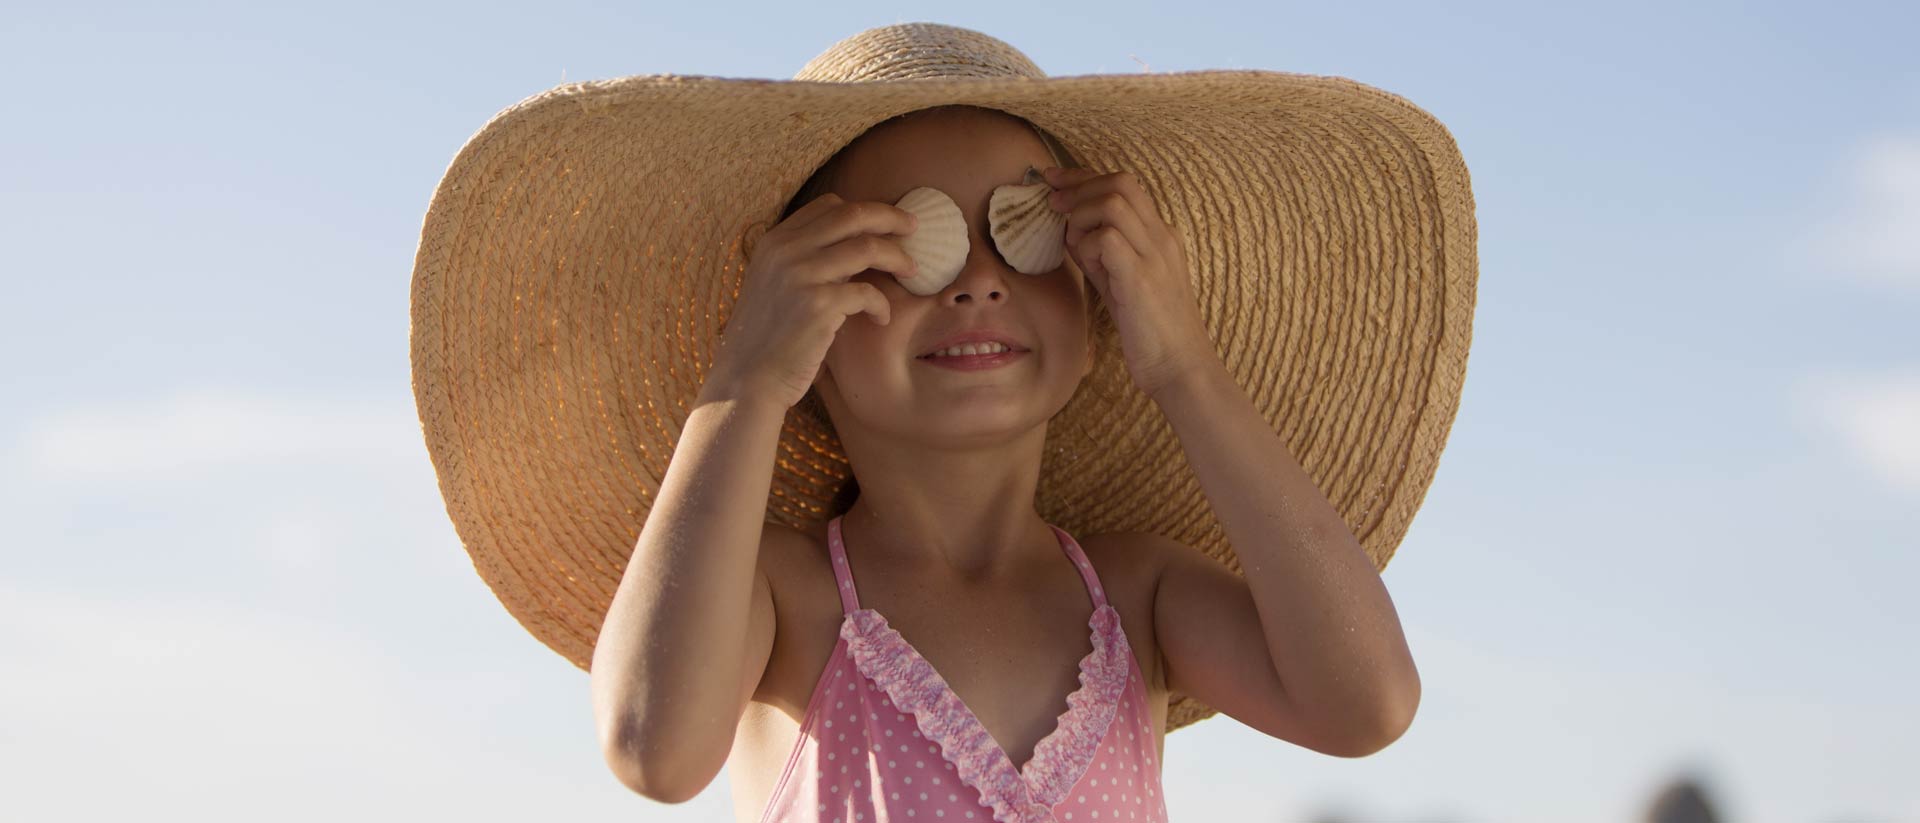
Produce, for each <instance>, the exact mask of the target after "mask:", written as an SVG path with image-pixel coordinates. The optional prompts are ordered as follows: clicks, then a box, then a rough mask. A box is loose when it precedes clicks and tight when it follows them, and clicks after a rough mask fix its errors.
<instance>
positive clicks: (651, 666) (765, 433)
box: [591, 393, 785, 768]
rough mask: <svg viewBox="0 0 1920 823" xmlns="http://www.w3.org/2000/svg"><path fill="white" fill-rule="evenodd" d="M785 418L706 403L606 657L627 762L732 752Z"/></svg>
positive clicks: (609, 700) (602, 712) (605, 703)
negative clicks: (726, 746) (729, 748)
mask: <svg viewBox="0 0 1920 823" xmlns="http://www.w3.org/2000/svg"><path fill="white" fill-rule="evenodd" d="M784 416H785V410H784V409H781V408H777V407H776V406H774V405H768V404H762V403H759V402H757V401H753V400H751V399H749V398H745V397H738V396H733V397H726V398H718V399H715V398H710V397H709V396H708V395H706V394H704V393H703V394H702V396H701V397H700V398H699V399H697V400H696V401H695V405H694V408H693V410H692V412H691V413H690V414H689V415H688V417H687V421H686V424H685V428H684V430H683V431H682V432H681V435H680V439H679V441H678V442H677V443H676V445H675V448H674V453H673V457H672V460H671V462H670V463H669V465H668V469H667V471H666V474H665V476H664V477H663V478H662V479H661V482H660V490H659V493H658V494H657V496H656V497H655V499H654V501H653V506H652V508H651V509H650V510H649V511H648V513H647V519H646V523H645V524H644V525H643V526H642V527H641V531H640V536H639V539H638V541H637V543H636V545H635V547H634V550H633V554H632V556H631V557H630V558H629V560H628V563H627V568H626V571H625V573H624V574H623V575H622V577H621V580H620V585H619V587H618V589H617V590H616V592H615V594H614V597H613V602H612V603H611V604H610V606H609V609H608V612H607V616H606V620H605V621H604V623H603V625H602V627H601V629H600V637H599V640H598V641H597V643H596V644H595V646H594V651H593V663H592V669H591V673H592V674H591V680H592V690H593V699H594V712H595V716H596V722H597V724H598V727H599V729H600V735H601V739H602V744H603V745H605V746H611V747H614V749H615V751H614V753H613V755H611V756H615V757H619V758H620V760H621V762H624V763H629V764H632V765H634V766H635V767H640V768H645V767H646V764H657V763H665V762H674V763H680V762H686V761H690V760H701V759H705V757H704V756H707V755H713V756H719V755H723V754H724V750H720V751H717V752H714V751H701V749H703V748H706V747H709V746H719V745H721V744H722V743H725V742H728V741H731V739H732V736H733V725H734V723H735V722H736V721H737V719H738V708H739V706H738V702H739V694H740V683H741V682H742V674H741V672H739V671H738V669H739V666H740V665H742V660H743V658H744V656H745V655H744V652H745V646H744V643H745V642H746V640H745V639H746V638H747V636H748V619H749V607H750V603H751V601H750V598H751V596H752V593H753V575H754V571H755V567H756V565H757V563H758V558H759V546H760V540H761V529H763V528H764V521H765V518H766V500H767V493H768V489H769V487H770V485H771V483H772V476H773V466H774V452H775V448H776V444H777V442H778V439H779V435H780V427H781V423H782V420H783V419H784Z"/></svg>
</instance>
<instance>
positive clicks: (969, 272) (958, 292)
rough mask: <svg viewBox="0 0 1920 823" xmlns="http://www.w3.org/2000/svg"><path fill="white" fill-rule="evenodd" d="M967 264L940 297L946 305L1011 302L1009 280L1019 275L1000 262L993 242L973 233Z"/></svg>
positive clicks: (971, 233) (968, 245) (942, 291)
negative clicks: (1008, 292) (1012, 275)
mask: <svg viewBox="0 0 1920 823" xmlns="http://www.w3.org/2000/svg"><path fill="white" fill-rule="evenodd" d="M968 234H969V235H970V237H969V240H970V242H969V243H968V244H967V261H966V264H965V265H963V266H961V268H960V274H958V275H956V276H955V277H954V278H953V282H952V283H948V284H947V287H946V288H944V289H941V290H940V293H939V294H938V295H936V297H938V298H939V299H940V300H941V301H942V302H944V303H964V302H978V301H986V302H991V303H998V302H1002V301H1005V300H1006V299H1007V279H1008V276H1009V275H1010V274H1017V273H1018V272H1015V271H1014V269H1013V267H1012V266H1009V265H1007V263H1006V261H1004V260H1002V259H1000V253H999V252H998V251H997V250H995V249H994V247H993V240H992V239H991V238H987V237H982V236H980V234H979V233H978V232H977V231H969V232H968Z"/></svg>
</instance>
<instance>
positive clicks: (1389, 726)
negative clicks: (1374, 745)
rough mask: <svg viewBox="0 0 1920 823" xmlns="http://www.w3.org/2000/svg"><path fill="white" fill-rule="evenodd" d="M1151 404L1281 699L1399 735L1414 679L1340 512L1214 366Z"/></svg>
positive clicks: (1396, 623) (1380, 593)
mask: <svg viewBox="0 0 1920 823" xmlns="http://www.w3.org/2000/svg"><path fill="white" fill-rule="evenodd" d="M1154 402H1155V403H1156V404H1158V406H1159V407H1160V410H1161V412H1162V413H1163V414H1165V415H1166V417H1167V419H1168V420H1169V421H1170V423H1171V424H1172V427H1173V429H1174V431H1175V433H1177V434H1178V436H1179V438H1180V444H1181V447H1182V448H1183V449H1184V451H1185V453H1186V456H1187V462H1188V464H1189V465H1190V466H1192V468H1193V472H1194V474H1195V476H1196V477H1197V478H1198V479H1199V481H1200V485H1201V487H1202V489H1203V490H1204V491H1205V493H1206V497H1207V501H1208V503H1209V504H1211V505H1212V508H1213V512H1214V515H1215V517H1216V518H1217V519H1218V520H1219V522H1220V526H1221V529H1222V530H1223V531H1224V532H1225V533H1226V536H1227V541H1228V544H1229V545H1231V546H1232V547H1233V550H1234V553H1235V554H1236V555H1237V556H1238V558H1239V560H1240V565H1241V569H1242V571H1243V572H1244V574H1245V578H1246V582H1247V585H1248V587H1249V588H1250V589H1251V590H1252V593H1253V599H1254V603H1255V606H1256V607H1257V609H1258V611H1259V613H1260V623H1261V626H1262V628H1263V629H1264V632H1265V634H1266V640H1267V650H1268V653H1269V655H1270V656H1271V658H1272V661H1273V665H1274V669H1275V671H1276V672H1277V674H1278V675H1279V677H1280V682H1281V683H1282V684H1283V685H1284V687H1285V689H1286V693H1287V699H1288V700H1289V701H1291V702H1293V703H1295V704H1296V705H1300V706H1303V707H1309V708H1310V709H1311V711H1310V712H1308V713H1307V714H1308V716H1315V717H1324V718H1327V719H1328V720H1329V722H1340V723H1370V724H1377V725H1379V726H1381V727H1382V731H1383V733H1387V734H1397V733H1398V728H1394V727H1396V726H1397V725H1400V724H1404V723H1405V722H1406V721H1407V720H1409V719H1410V718H1411V716H1412V712H1413V707H1414V705H1415V704H1416V703H1417V702H1418V699H1419V689H1420V684H1419V675H1418V673H1417V672H1416V671H1415V669H1414V665H1413V659H1412V655H1411V653H1410V652H1409V651H1408V649H1407V644H1406V638H1405V636H1404V634H1403V633H1402V631H1401V627H1400V620H1399V616H1398V614H1397V613H1396V612H1395V610H1394V607H1393V601H1392V599H1391V598H1390V597H1389V596H1388V594H1387V588H1386V585H1385V583H1384V582H1382V580H1381V579H1380V574H1379V572H1378V571H1377V570H1376V569H1375V568H1374V564H1373V561H1372V559H1371V558H1369V557H1368V556H1367V553H1366V550H1365V549H1364V548H1363V547H1361V545H1360V543H1359V541H1358V540H1356V539H1355V538H1354V536H1353V533H1352V531H1351V530H1350V529H1349V528H1348V527H1347V524H1346V521H1345V520H1344V519H1343V518H1342V517H1341V515H1340V512H1339V510H1338V509H1335V508H1334V506H1333V504H1332V503H1330V502H1329V501H1328V500H1327V498H1326V496H1325V495H1324V494H1323V493H1322V492H1321V491H1320V489H1319V487H1318V486H1317V485H1316V484H1315V483H1314V481H1313V478H1312V477H1311V476H1310V475H1308V474H1307V472H1306V471H1305V470H1304V469H1303V468H1301V466H1300V464H1299V462H1298V461H1297V460H1296V459H1295V458H1294V456H1293V454H1292V453H1291V452H1289V451H1288V449H1287V448H1286V444H1285V443H1284V442H1283V441H1282V440H1281V438H1280V436H1279V434H1278V433H1276V432H1275V431H1274V430H1273V427H1272V425H1271V424H1270V423H1269V422H1268V421H1267V420H1266V419H1265V418H1264V417H1262V416H1261V414H1260V412H1259V410H1258V409H1256V408H1254V406H1253V403H1252V401H1251V400H1249V399H1248V397H1247V395H1246V393H1245V392H1244V391H1243V390H1241V388H1240V387H1239V386H1238V385H1237V384H1236V383H1235V382H1234V380H1233V377H1232V375H1231V374H1229V373H1228V372H1227V370H1226V368H1225V366H1224V365H1222V364H1221V363H1219V361H1217V360H1214V361H1209V362H1208V363H1207V364H1206V365H1204V366H1202V367H1199V368H1196V369H1194V370H1192V371H1191V372H1187V373H1185V376H1184V377H1183V378H1182V379H1180V380H1178V381H1175V382H1174V383H1171V384H1169V385H1168V386H1167V387H1165V388H1163V389H1161V390H1160V391H1159V392H1158V393H1157V394H1156V395H1155V396H1154Z"/></svg>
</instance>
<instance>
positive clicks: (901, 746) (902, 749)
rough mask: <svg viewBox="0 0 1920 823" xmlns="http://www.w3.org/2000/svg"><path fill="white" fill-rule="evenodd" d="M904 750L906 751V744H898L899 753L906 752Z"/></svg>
mask: <svg viewBox="0 0 1920 823" xmlns="http://www.w3.org/2000/svg"><path fill="white" fill-rule="evenodd" d="M906 750H907V744H905V743H902V744H900V751H903V752H904V751H906Z"/></svg>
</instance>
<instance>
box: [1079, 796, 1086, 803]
mask: <svg viewBox="0 0 1920 823" xmlns="http://www.w3.org/2000/svg"><path fill="white" fill-rule="evenodd" d="M1080 802H1082V803H1085V802H1087V796H1086V795H1084V794H1083V795H1080Z"/></svg>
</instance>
